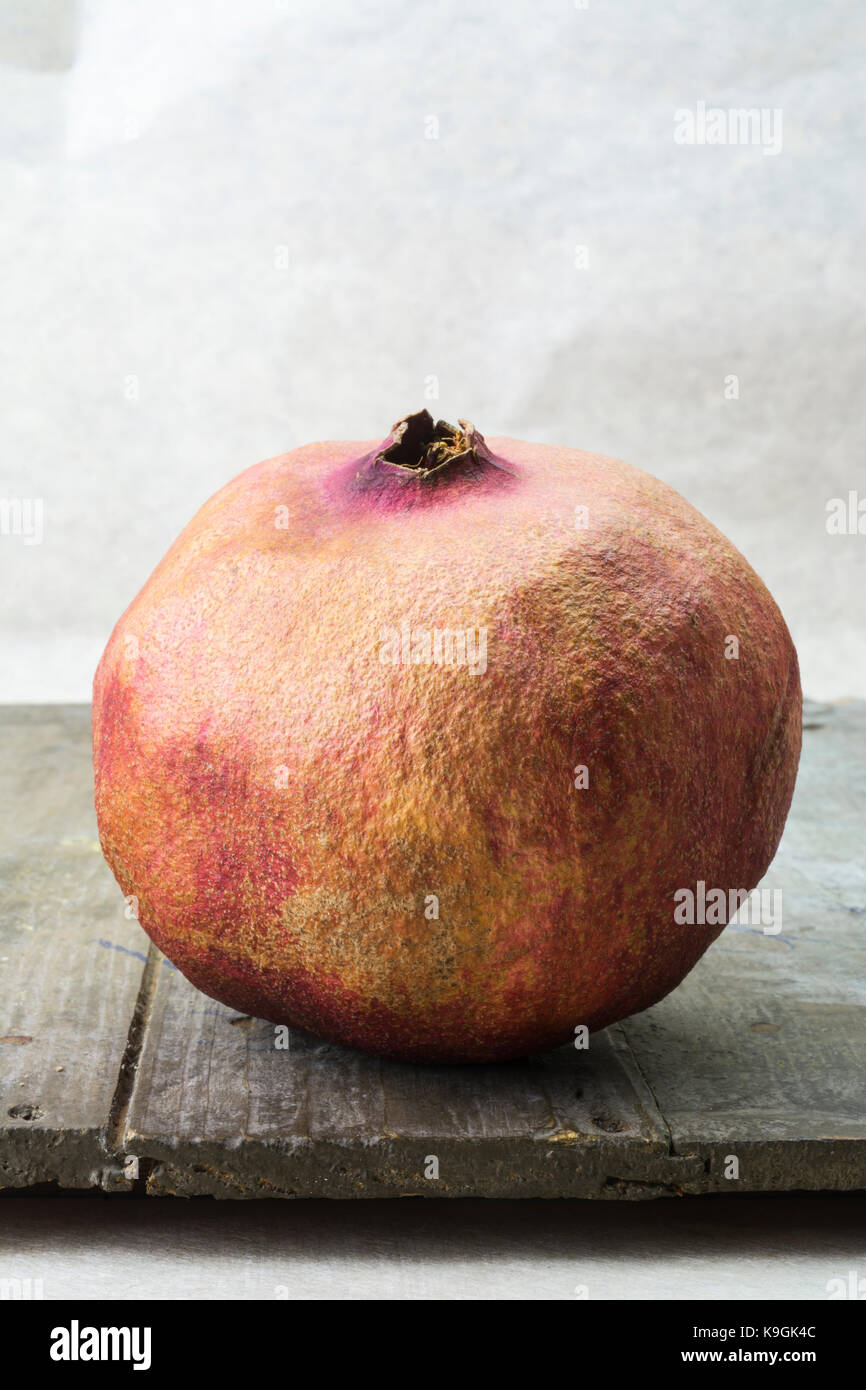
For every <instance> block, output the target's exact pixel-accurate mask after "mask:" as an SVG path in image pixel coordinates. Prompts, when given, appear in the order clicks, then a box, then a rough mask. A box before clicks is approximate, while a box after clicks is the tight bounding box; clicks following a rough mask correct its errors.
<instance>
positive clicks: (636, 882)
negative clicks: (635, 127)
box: [93, 411, 801, 1062]
mask: <svg viewBox="0 0 866 1390" xmlns="http://www.w3.org/2000/svg"><path fill="white" fill-rule="evenodd" d="M800 728H801V701H800V684H799V674H798V668H797V657H796V653H795V651H794V647H793V645H792V642H791V638H790V636H789V634H788V630H787V628H786V626H785V623H784V621H783V619H782V617H781V615H780V613H779V611H778V609H777V607H776V605H775V603H774V602H773V599H772V598H771V597H770V594H769V593H768V592H767V590H766V589H765V588H764V585H763V584H762V583H761V581H760V579H759V578H758V577H757V575H756V574H755V573H754V571H753V570H752V569H751V568H750V567H749V565H748V564H747V563H746V561H745V560H744V559H743V557H742V556H741V555H740V554H739V553H738V552H737V551H736V550H735V549H734V547H733V546H732V545H731V544H730V543H729V542H728V541H727V540H726V539H725V537H724V536H722V535H721V534H720V533H719V532H718V531H717V530H716V529H715V528H714V527H713V526H711V525H710V524H709V522H707V521H706V520H705V519H704V518H703V517H702V516H701V515H700V514H699V513H698V512H696V511H695V510H694V508H692V507H691V506H690V505H689V504H688V503H687V502H685V501H684V500H683V499H682V498H681V497H679V496H678V495H677V493H675V492H673V491H672V490H671V489H670V488H669V487H667V486H665V485H664V484H663V483H660V482H658V481H657V480H656V479H655V478H652V477H650V476H649V475H648V474H646V473H642V472H639V471H638V470H636V469H634V468H631V467H629V466H628V465H627V464H625V463H620V462H618V461H616V460H613V459H609V458H602V457H599V456H598V455H594V454H586V453H580V452H578V451H577V450H575V449H566V448H555V447H551V446H548V445H539V444H526V443H521V442H519V441H518V440H515V439H505V438H502V439H492V440H491V441H490V444H489V445H488V444H486V443H485V441H484V439H483V438H482V436H481V435H480V434H478V433H477V431H476V430H475V429H474V428H473V427H472V426H471V425H470V424H468V423H467V422H466V421H462V420H461V421H460V424H459V427H457V428H455V427H453V426H451V425H447V424H446V423H444V422H443V421H439V422H438V423H435V424H434V421H433V420H432V418H431V417H430V415H429V414H428V413H427V412H426V411H421V412H419V413H417V414H414V415H409V416H407V417H406V418H405V419H403V420H401V421H400V422H399V423H398V424H397V425H395V426H394V428H393V429H392V431H391V433H390V435H389V436H388V437H387V438H386V439H385V440H384V441H383V442H382V443H378V444H377V443H370V442H366V443H326V444H312V445H309V446H308V447H306V448H303V449H297V450H295V451H294V452H293V453H290V454H286V455H283V456H281V457H280V458H275V459H270V460H268V461H267V462H265V463H260V464H258V465H257V466H256V467H254V468H250V469H248V470H247V471H246V472H245V473H242V474H241V475H240V476H239V477H238V478H236V479H235V480H234V481H233V482H231V483H229V484H228V486H227V487H224V488H223V489H222V491H221V492H218V493H217V494H216V496H215V497H213V498H211V500H210V501H209V502H207V503H206V504H205V505H204V506H203V507H202V509H201V511H200V512H199V513H198V515H197V516H196V517H195V518H194V519H193V520H192V521H191V522H190V524H189V526H187V528H186V530H185V531H184V532H183V533H182V535H181V536H180V537H179V539H178V540H177V541H176V542H175V544H174V545H173V546H172V547H171V549H170V550H169V552H168V554H167V555H166V557H165V559H164V560H163V561H162V562H161V564H160V565H159V566H158V567H157V569H156V571H155V572H154V574H153V575H152V576H151V578H150V579H149V580H148V582H147V584H146V585H145V586H144V588H143V589H142V591H141V593H140V594H139V595H138V597H137V598H136V599H135V600H134V602H133V603H132V604H131V605H130V607H129V608H128V609H127V610H126V612H125V613H124V615H123V617H122V618H121V619H120V622H119V623H118V624H117V627H116V628H115V630H114V632H113V634H112V636H111V639H110V641H109V643H108V646H107V648H106V651H105V654H104V655H103V657H102V660H101V662H100V665H99V669H98V671H97V673H96V678H95V683H94V710H93V739H94V758H95V769H96V808H97V813H98V819H99V829H100V836H101V841H102V847H103V850H104V852H105V856H106V858H107V860H108V862H109V864H110V865H111V868H112V870H113V871H114V873H115V875H116V877H117V879H118V881H119V883H120V885H121V887H122V889H123V891H124V893H125V894H127V895H134V896H135V897H136V898H137V900H138V912H139V917H140V920H141V923H142V926H143V927H144V928H145V930H146V931H147V932H148V934H149V935H150V936H151V937H152V939H153V940H154V941H155V942H156V944H157V946H158V947H159V948H160V949H161V950H162V951H164V952H165V954H166V955H167V956H168V957H169V958H170V959H171V960H172V961H174V963H175V964H176V965H177V966H179V968H180V969H181V970H182V971H183V973H184V974H185V975H186V976H187V977H188V979H190V980H191V981H192V982H193V984H194V985H196V986H197V987H198V988H199V989H201V990H203V991H204V992H205V993H206V994H209V995H212V996H213V997H214V998H215V999H219V1000H221V1001H222V1002H223V1003H225V1004H227V1005H229V1006H230V1007H232V1008H234V1009H238V1010H241V1011H242V1012H244V1013H248V1014H253V1015H256V1016H258V1017H261V1018H266V1019H271V1020H273V1021H274V1022H277V1023H288V1024H292V1025H296V1026H298V1027H301V1028H305V1029H309V1030H310V1031H312V1032H313V1033H316V1034H319V1035H321V1036H322V1037H325V1038H328V1039H332V1040H335V1041H338V1042H340V1043H345V1044H350V1045H352V1046H354V1047H359V1048H364V1049H366V1050H367V1051H370V1052H374V1053H378V1054H380V1055H383V1056H387V1057H395V1058H402V1059H409V1060H413V1061H440V1062H468V1061H479V1062H480V1061H488V1060H491V1059H496V1058H513V1057H518V1056H522V1055H525V1054H527V1053H530V1052H532V1051H535V1050H537V1049H541V1048H550V1047H555V1046H558V1045H560V1044H562V1043H565V1042H566V1041H568V1040H569V1039H571V1038H572V1037H573V1035H574V1033H575V1030H576V1029H578V1028H580V1027H581V1025H584V1026H585V1027H587V1028H588V1029H590V1030H592V1029H597V1028H603V1027H604V1026H605V1025H607V1024H610V1023H612V1022H614V1021H615V1020H617V1019H620V1018H623V1017H624V1016H626V1015H628V1014H631V1013H634V1012H635V1011H637V1010H640V1009H645V1008H647V1007H648V1006H649V1005H650V1004H653V1003H655V1001H656V1000H658V999H661V998H662V996H663V995H665V994H667V992H668V991H669V990H671V989H673V987H674V986H675V985H676V984H678V982H679V981H680V980H681V979H682V978H683V976H684V975H685V974H686V972H687V971H688V970H690V969H691V967H692V966H693V965H694V964H695V962H696V961H697V960H698V958H699V956H700V955H701V954H702V953H703V952H704V951H705V950H706V948H707V946H709V944H710V942H711V941H712V940H713V939H714V938H715V937H716V936H717V935H718V934H719V932H720V931H721V930H722V927H723V925H724V921H725V916H724V914H723V915H722V916H721V917H720V915H719V912H718V911H716V912H715V913H711V912H707V913H706V914H704V913H702V912H698V913H697V914H696V916H697V920H694V921H688V920H683V917H684V916H688V915H689V914H683V913H682V912H680V911H678V908H677V903H678V902H681V901H682V900H683V899H682V891H683V890H691V891H692V892H695V891H699V889H701V890H705V891H706V893H710V892H711V891H716V890H721V891H722V892H723V893H724V894H729V893H731V892H732V891H733V890H744V891H745V890H750V889H752V888H754V886H755V885H756V884H757V883H758V881H759V879H760V878H761V876H762V875H763V873H764V871H765V870H766V868H767V866H768V864H769V862H770V860H771V858H772V856H773V853H774V851H775V849H776V845H777V843H778V840H779V837H780V835H781V832H782V827H783V825H784V822H785V816H786V814H787V811H788V806H789V804H790V801H791V795H792V792H793V787H794V779H795V775H796V768H797V760H798V755H799V748H800ZM675 895H678V896H677V897H676V898H675ZM691 915H692V916H695V914H691ZM704 917H705V918H706V920H704Z"/></svg>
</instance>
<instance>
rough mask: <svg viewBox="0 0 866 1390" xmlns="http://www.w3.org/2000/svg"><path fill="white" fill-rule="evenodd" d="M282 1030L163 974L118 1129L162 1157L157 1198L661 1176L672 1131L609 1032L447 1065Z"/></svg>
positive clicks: (494, 1192)
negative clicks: (555, 1047) (575, 1046)
mask: <svg viewBox="0 0 866 1390" xmlns="http://www.w3.org/2000/svg"><path fill="white" fill-rule="evenodd" d="M275 1037H276V1034H275V1029H274V1028H273V1026H272V1025H270V1024H267V1023H263V1022H260V1021H258V1020H256V1021H252V1020H246V1019H243V1018H239V1017H238V1016H237V1015H233V1014H232V1013H231V1012H230V1011H229V1010H228V1009H224V1008H223V1007H222V1006H221V1005H218V1004H212V1003H210V1002H209V1001H207V1000H203V999H202V996H201V995H200V994H198V993H197V992H196V991H195V990H194V989H193V988H192V987H191V986H190V985H189V984H188V983H187V982H186V980H184V979H183V978H182V977H181V976H180V975H179V974H178V973H177V972H176V971H175V972H171V973H170V974H163V975H161V977H160V979H159V984H158V987H157V991H156V996H155V999H154V1003H153V1007H152V1010H151V1013H150V1020H149V1025H148V1029H147V1035H146V1038H145V1042H144V1048H143V1052H142V1056H141V1061H140V1065H139V1070H138V1076H137V1078H136V1086H135V1090H134V1093H133V1097H132V1103H131V1106H130V1112H129V1119H128V1127H127V1132H126V1136H125V1146H126V1148H127V1150H128V1151H129V1152H130V1153H134V1154H137V1155H139V1156H140V1158H141V1159H142V1160H153V1159H156V1160H157V1164H156V1166H155V1168H154V1170H153V1172H152V1173H151V1176H150V1181H149V1190H150V1191H152V1192H159V1193H164V1192H175V1193H184V1194H193V1193H202V1192H208V1193H214V1194H216V1195H219V1196H235V1197H256V1196H272V1195H284V1196H333V1197H386V1196H404V1195H422V1196H466V1195H471V1194H476V1195H477V1194H484V1195H489V1196H519V1195H526V1196H537V1195H551V1196H553V1195H556V1196H558V1195H589V1194H590V1193H592V1194H594V1195H595V1194H598V1193H599V1191H600V1190H601V1189H603V1187H604V1184H605V1181H606V1179H607V1178H608V1177H610V1176H614V1177H615V1178H616V1179H617V1180H621V1179H628V1178H630V1177H634V1178H635V1180H637V1181H640V1182H644V1181H650V1182H662V1181H664V1176H663V1173H664V1172H665V1171H666V1168H665V1163H666V1161H667V1153H668V1138H667V1132H666V1129H665V1126H664V1124H663V1122H662V1121H661V1119H660V1117H659V1116H658V1114H657V1112H656V1111H655V1107H654V1105H653V1102H652V1098H651V1097H650V1096H649V1093H648V1092H644V1094H643V1095H638V1094H637V1093H636V1090H635V1087H634V1085H633V1083H632V1081H631V1080H630V1078H629V1074H628V1071H627V1068H626V1064H624V1063H623V1061H622V1060H621V1058H620V1056H619V1055H618V1053H617V1050H616V1047H615V1046H614V1045H613V1043H612V1042H611V1040H610V1038H607V1037H603V1036H602V1037H600V1038H599V1039H597V1041H596V1046H595V1047H594V1048H593V1049H592V1050H591V1053H590V1054H587V1053H577V1052H575V1051H574V1050H569V1049H562V1050H561V1051H560V1052H557V1053H553V1054H549V1055H547V1056H545V1057H541V1058H535V1059H532V1060H530V1061H527V1062H523V1063H511V1064H506V1065H501V1066H490V1067H450V1068H449V1067H412V1066H402V1065H399V1064H397V1063H391V1062H384V1061H377V1060H376V1059H375V1058H369V1057H365V1056H363V1055H362V1054H360V1053H357V1052H352V1051H349V1050H347V1049H344V1048H340V1047H335V1046H332V1045H330V1044H327V1043H323V1042H319V1041H318V1040H317V1039H315V1038H312V1037H310V1036H309V1035H308V1034H304V1033H301V1032H293V1033H292V1034H291V1037H290V1048H289V1049H288V1050H283V1049H278V1048H277V1047H275ZM431 1159H436V1160H437V1161H438V1176H435V1177H433V1176H425V1173H432V1172H434V1171H435V1170H434V1168H433V1166H432V1165H431V1162H430V1160H431ZM617 1195H619V1194H617Z"/></svg>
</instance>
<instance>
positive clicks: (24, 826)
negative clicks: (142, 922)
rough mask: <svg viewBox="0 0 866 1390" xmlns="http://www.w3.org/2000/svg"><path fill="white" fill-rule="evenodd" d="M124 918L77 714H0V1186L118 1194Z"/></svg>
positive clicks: (126, 1020) (134, 946)
mask: <svg viewBox="0 0 866 1390" xmlns="http://www.w3.org/2000/svg"><path fill="white" fill-rule="evenodd" d="M125 908H126V904H125V903H124V900H123V898H122V896H121V894H120V891H119V889H118V888H117V885H116V884H115V882H114V879H113V878H112V876H111V874H110V873H109V871H108V869H107V867H106V865H105V862H104V860H103V858H102V854H101V852H100V849H99V842H98V839H97V833H96V816H95V814H94V811H93V783H92V774H91V759H90V710H89V708H88V707H87V706H81V705H77V706H52V705H42V706H34V707H32V708H31V707H28V708H21V707H13V706H9V707H5V708H0V1102H2V1110H0V1186H4V1187H11V1188H21V1187H28V1186H31V1185H33V1184H34V1183H44V1182H56V1183H58V1184H59V1185H60V1186H61V1187H93V1186H108V1187H112V1186H121V1187H125V1186H127V1185H128V1183H127V1180H126V1179H125V1178H124V1177H123V1174H122V1161H118V1160H116V1158H115V1156H114V1151H113V1146H112V1142H111V1135H110V1128H111V1123H112V1118H113V1116H112V1105H113V1102H114V1099H115V1095H116V1093H117V1090H118V1078H119V1074H120V1071H121V1066H122V1063H123V1060H124V1053H125V1049H126V1047H127V1042H128V1038H129V1031H130V1023H131V1020H132V1017H133V1012H134V1009H135V1002H136V998H137V996H138V990H139V985H140V982H141V973H142V968H143V962H144V960H145V953H146V950H147V942H146V939H145V938H144V935H143V933H142V931H141V928H140V927H139V926H138V923H137V922H135V921H133V920H127V918H126V917H125V916H124V912H125Z"/></svg>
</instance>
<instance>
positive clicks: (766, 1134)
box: [0, 703, 866, 1199]
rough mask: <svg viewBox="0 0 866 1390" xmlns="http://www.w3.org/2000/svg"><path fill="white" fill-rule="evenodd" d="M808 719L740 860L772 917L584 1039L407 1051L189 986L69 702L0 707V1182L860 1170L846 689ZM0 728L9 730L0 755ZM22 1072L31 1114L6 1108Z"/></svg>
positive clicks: (719, 1183)
mask: <svg viewBox="0 0 866 1390" xmlns="http://www.w3.org/2000/svg"><path fill="white" fill-rule="evenodd" d="M805 724H806V729H805V734H804V752H803V760H802V764H801V772H800V777H799V780H798V786H797V792H796V795H795V801H794V807H793V809H792V813H791V817H790V820H789V824H788V827H787V829H786V832H785V837H784V839H783V842H782V845H781V847H780V850H779V854H778V855H777V857H776V860H775V862H774V864H773V866H772V869H771V871H770V873H769V874H768V876H767V878H766V879H765V883H764V886H765V887H769V888H774V887H780V888H781V889H782V893H783V900H782V901H783V925H782V930H781V931H780V932H779V933H778V934H773V935H767V934H764V933H763V932H762V931H761V929H760V927H754V926H739V925H736V924H734V925H732V926H729V927H728V929H727V930H726V931H725V933H724V934H723V936H722V937H721V938H720V940H719V941H718V942H717V943H716V944H715V945H714V946H713V947H712V948H711V950H710V951H709V952H708V953H707V955H706V956H705V957H704V958H703V960H702V961H701V962H700V963H699V965H698V966H697V967H696V969H695V970H694V971H693V972H692V974H691V975H690V976H689V978H688V979H687V980H686V981H685V982H684V983H683V985H681V986H680V988H679V989H678V990H676V991H675V992H674V993H673V994H672V995H670V996H669V997H668V998H667V999H666V1000H663V1001H662V1003H661V1004H658V1005H656V1007H655V1008H653V1009H650V1010H648V1011H647V1012H646V1013H644V1014H642V1015H639V1016H637V1017H635V1018H633V1019H629V1020H627V1021H626V1022H625V1023H623V1024H620V1025H617V1026H616V1027H615V1028H611V1029H608V1030H607V1032H606V1033H603V1034H599V1035H596V1036H594V1037H593V1038H592V1040H591V1046H590V1049H589V1051H588V1052H578V1051H576V1050H575V1049H573V1048H563V1049H560V1050H559V1051H557V1052H553V1053H549V1054H545V1055H543V1056H539V1057H535V1058H531V1059H528V1060H527V1061H524V1062H517V1063H509V1064H506V1065H500V1066H495V1067H467V1068H448V1067H441V1068H428V1067H411V1066H401V1065H399V1064H396V1063H389V1062H383V1061H377V1060H376V1059H373V1058H369V1057H365V1056H363V1055H362V1054H360V1053H356V1052H351V1051H348V1050H346V1049H343V1048H339V1047H335V1046H332V1045H329V1044H327V1043H324V1042H321V1041H319V1040H317V1039H315V1038H312V1037H310V1036H309V1035H307V1034H303V1033H300V1032H295V1033H292V1034H291V1036H290V1039H289V1047H288V1049H280V1048H277V1047H276V1046H275V1030H274V1028H273V1026H272V1025H270V1024H267V1023H263V1022H261V1021H259V1020H252V1019H247V1018H244V1017H241V1016H238V1015H235V1014H232V1013H231V1012H230V1011H229V1010H228V1009H225V1008H224V1007H223V1006H221V1005H219V1004H216V1003H214V1002H213V1001H212V1000H210V999H207V998H206V997H205V996H203V995H201V994H199V993H198V992H197V991H196V990H194V989H193V988H192V987H191V986H190V985H189V984H188V983H187V981H186V980H184V979H183V977H182V976H181V975H180V974H179V973H178V971H176V970H175V969H174V968H173V967H172V966H171V965H170V964H169V963H168V962H167V961H166V960H165V959H164V958H163V957H162V956H160V954H159V953H158V952H157V951H156V950H154V949H153V948H150V949H149V950H147V943H146V939H145V938H144V936H143V934H142V933H141V932H140V929H139V928H138V927H137V925H136V923H135V922H133V921H128V920H126V918H125V917H124V902H123V899H122V897H121V895H120V892H119V890H118V889H117V887H116V886H115V885H114V882H113V880H112V878H111V875H110V874H109V872H108V870H107V869H106V868H105V866H104V865H103V864H102V861H101V859H100V857H99V855H98V853H96V852H95V851H94V848H93V846H94V843H95V830H94V827H93V816H92V811H91V809H90V783H89V739H88V713H87V711H86V710H82V709H62V710H61V709H53V710H52V709H46V710H42V711H40V710H34V711H22V710H6V711H0V748H2V749H3V751H4V753H7V756H6V757H4V759H3V764H2V770H0V777H2V791H3V805H4V807H5V808H6V814H7V816H8V821H7V822H6V823H5V825H4V840H3V846H2V850H3V855H4V858H3V865H4V868H5V869H6V870H7V873H6V874H5V875H4V877H5V878H7V880H8V881H7V884H6V886H5V888H4V906H3V910H2V913H0V941H3V942H4V945H3V949H2V952H0V954H3V955H9V956H10V961H8V962H6V963H0V1029H2V1032H3V1034H4V1035H13V1036H14V1035H16V1034H18V1035H21V1034H28V1033H29V1034H31V1035H32V1036H33V1042H31V1043H15V1042H12V1043H7V1044H0V1064H2V1066H3V1081H2V1094H3V1097H4V1106H3V1115H2V1116H0V1183H5V1184H7V1185H9V1186H19V1187H20V1186H23V1185H25V1184H26V1183H28V1182H29V1183H34V1182H40V1181H46V1180H53V1181H57V1182H60V1183H63V1184H65V1185H81V1186H84V1185H91V1184H92V1185H102V1186H104V1187H105V1186H107V1187H109V1188H114V1187H118V1188H123V1187H127V1186H128V1185H129V1182H130V1181H131V1180H132V1179H133V1178H134V1176H135V1175H136V1174H138V1175H140V1180H141V1181H144V1180H146V1186H147V1190H148V1191H149V1192H152V1193H156V1194H169V1193H174V1194H178V1195H205V1194H209V1195H213V1196H218V1197H244V1198H247V1197H265V1196H283V1197H302V1196H333V1197H388V1196H411V1195H414V1196H427V1197H449V1196H451V1197H454V1196H490V1197H520V1196H526V1197H534V1196H548V1197H555V1196H563V1197H565V1196H583V1197H602V1198H614V1199H617V1198H641V1197H653V1196H661V1195H672V1194H679V1193H691V1192H722V1191H725V1192H731V1191H772V1190H797V1189H810V1188H811V1189H816V1188H824V1189H832V1190H851V1189H858V1188H859V1189H863V1188H866V1065H864V1063H866V1055H864V1053H866V871H864V867H863V847H864V843H866V835H864V822H866V809H864V808H866V756H864V754H866V704H863V703H858V704H851V705H838V706H833V707H824V706H822V707H818V706H811V707H809V710H808V712H807V715H806V718H805ZM13 745H14V746H15V747H16V748H19V749H20V748H22V747H23V748H24V749H25V750H26V751H25V752H24V753H23V754H22V753H21V752H20V751H18V752H16V755H15V757H16V759H17V762H15V764H14V765H13V766H12V767H10V762H11V759H10V757H9V756H8V752H9V750H11V748H12V747H13ZM25 764H33V766H25ZM46 765H47V770H46ZM34 766H36V767H37V768H41V769H42V771H41V772H36V773H34ZM22 799H23V801H24V802H28V801H29V804H28V805H27V806H26V807H25V809H24V810H23V812H22V811H21V810H19V811H18V812H17V813H16V811H15V809H14V808H15V807H16V804H17V803H18V802H19V801H21V800H22ZM10 808H12V809H11V811H10ZM67 840H68V841H70V843H69V844H63V843H62V842H64V841H67ZM85 843H86V844H89V845H90V850H89V854H87V855H86V854H85V852H84V850H83V848H81V846H83V845H84V844H85ZM34 904H35V905H37V906H38V911H36V910H35V908H34ZM25 905H26V910H25ZM25 917H26V918H27V919H28V922H26V923H25V922H24V918H25ZM27 925H30V926H32V927H33V928H34V931H33V932H32V933H27ZM9 942H11V943H12V946H11V947H10V946H9V945H7V944H5V943H9ZM58 943H62V949H61V950H58ZM100 943H102V944H100ZM51 947H53V949H51ZM13 950H14V956H13V954H12V953H13ZM145 955H146V959H147V964H146V965H145V964H144V957H145ZM13 960H14V965H15V970H14V975H13V973H12V972H10V971H9V964H10V962H12V961H13ZM58 1020H59V1023H58ZM58 1027H59V1028H60V1029H61V1032H59V1033H58V1032H56V1031H55V1030H56V1029H57V1028H58ZM61 1054H62V1055H61ZM10 1058H11V1059H12V1064H13V1068H12V1071H10V1070H9V1059H10ZM27 1058H32V1061H31V1062H29V1063H28V1062H26V1059H27ZM58 1058H59V1064H60V1065H63V1066H64V1067H65V1068H66V1070H65V1071H64V1073H56V1072H54V1071H53V1067H54V1066H55V1065H56V1064H57V1061H58ZM16 1068H17V1070H16ZM73 1068H74V1078H75V1079H74V1082H73V1084H72V1085H69V1084H64V1081H65V1082H67V1083H68V1081H69V1080H70V1076H71V1073H72V1069H73ZM22 1081H23V1082H24V1085H23V1087H22V1085H21V1082H22ZM19 1093H20V1097H21V1099H20V1100H18V1102H17V1104H18V1106H20V1105H22V1104H24V1105H26V1106H35V1107H36V1108H37V1109H38V1110H39V1111H40V1112H41V1113H40V1114H39V1115H38V1116H37V1117H35V1118H32V1119H27V1118H24V1117H23V1116H22V1115H21V1114H19V1115H18V1116H17V1117H14V1116H10V1114H9V1110H10V1109H15V1108H16V1105H15V1103H14V1102H15V1098H16V1097H17V1096H18V1095H19ZM9 1097H12V1098H13V1099H12V1100H9V1099H7V1098H9ZM733 1160H736V1162H734V1161H733Z"/></svg>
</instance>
